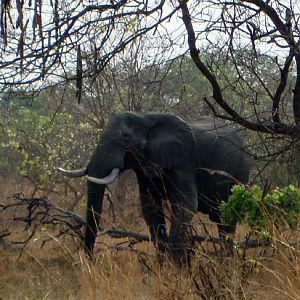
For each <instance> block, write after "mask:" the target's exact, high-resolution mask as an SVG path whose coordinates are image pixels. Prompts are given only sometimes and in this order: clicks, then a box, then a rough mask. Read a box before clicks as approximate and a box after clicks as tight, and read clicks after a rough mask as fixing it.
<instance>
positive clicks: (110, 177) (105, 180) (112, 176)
mask: <svg viewBox="0 0 300 300" xmlns="http://www.w3.org/2000/svg"><path fill="white" fill-rule="evenodd" d="M119 173H120V169H119V168H115V169H113V170H112V171H111V172H110V174H109V175H108V176H106V177H104V178H95V177H91V176H87V180H89V181H91V182H94V183H97V184H105V185H106V184H110V183H112V182H113V181H114V180H115V179H116V178H117V177H118V175H119Z"/></svg>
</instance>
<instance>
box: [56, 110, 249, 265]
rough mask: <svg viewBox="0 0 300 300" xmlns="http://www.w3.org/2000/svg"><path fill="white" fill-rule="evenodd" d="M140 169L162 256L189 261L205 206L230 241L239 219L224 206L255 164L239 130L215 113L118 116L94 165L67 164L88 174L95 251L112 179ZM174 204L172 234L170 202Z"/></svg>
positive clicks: (146, 212)
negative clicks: (227, 220)
mask: <svg viewBox="0 0 300 300" xmlns="http://www.w3.org/2000/svg"><path fill="white" fill-rule="evenodd" d="M128 169H132V170H133V171H134V172H135V174H136V177H137V182H138V185H139V193H140V203H141V209H142V213H143V216H144V219H145V221H146V223H147V226H148V228H149V231H150V235H151V240H152V241H153V243H154V245H155V247H156V249H157V253H158V255H159V257H162V256H163V257H164V256H165V254H168V253H169V254H170V257H171V259H173V260H174V261H175V262H178V263H179V264H185V263H186V261H187V259H188V256H189V249H190V242H189V241H190V239H189V235H190V234H191V220H192V217H193V215H194V214H195V213H196V212H197V211H200V212H202V213H204V214H208V215H209V218H210V220H212V221H213V222H216V223H217V226H218V231H219V235H220V237H221V238H224V239H225V236H227V235H233V234H234V233H235V227H236V224H221V220H220V211H219V204H220V202H221V201H222V200H224V201H226V200H227V199H228V197H229V195H230V189H231V187H232V186H233V185H234V184H235V183H247V182H248V178H249V163H248V160H247V158H246V155H245V152H244V151H243V143H242V141H241V139H240V137H239V136H238V134H237V132H236V130H234V129H233V128H231V127H230V126H228V125H226V124H225V123H223V122H221V121H219V120H216V119H214V118H210V117H200V118H199V120H197V121H193V122H185V121H184V120H183V119H182V118H180V117H178V116H176V115H173V114H167V113H155V112H147V113H135V112H121V113H118V114H116V115H115V116H114V117H112V118H111V119H110V121H109V122H108V124H107V126H106V127H105V128H104V129H103V131H102V132H101V133H100V137H99V142H98V143H97V146H96V149H95V150H94V152H93V154H92V156H91V158H90V161H89V163H88V164H87V166H86V167H84V168H81V169H78V170H65V169H63V168H59V170H60V172H62V173H63V174H64V175H66V176H70V177H80V176H85V175H86V176H87V177H86V179H87V210H86V222H87V223H86V228H85V236H84V248H85V251H86V252H87V254H88V255H90V256H92V255H93V248H94V243H95V239H96V235H97V228H98V223H99V217H100V215H101V210H102V202H103V195H104V191H105V187H106V185H108V184H109V183H111V182H113V181H114V180H115V179H116V178H117V177H118V176H119V174H120V173H121V172H123V171H124V170H128ZM164 201H168V203H169V206H170V208H171V217H170V228H169V233H167V228H166V217H165V214H164V211H163V203H164Z"/></svg>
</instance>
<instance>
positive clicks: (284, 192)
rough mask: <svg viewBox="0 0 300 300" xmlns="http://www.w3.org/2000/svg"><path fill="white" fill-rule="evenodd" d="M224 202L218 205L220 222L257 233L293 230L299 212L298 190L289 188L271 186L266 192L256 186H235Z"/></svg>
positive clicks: (299, 197) (299, 191)
mask: <svg viewBox="0 0 300 300" xmlns="http://www.w3.org/2000/svg"><path fill="white" fill-rule="evenodd" d="M231 192H232V194H231V195H230V197H229V201H228V202H227V203H225V202H222V203H221V206H220V208H221V219H222V222H224V223H229V224H234V223H243V224H246V225H248V226H249V227H250V228H251V229H253V230H255V231H258V232H260V233H264V234H268V233H270V231H269V230H270V228H272V226H273V225H275V226H276V227H277V228H278V229H281V230H282V229H284V228H285V227H287V226H288V227H289V228H291V229H295V228H296V227H297V224H298V216H299V213H300V189H299V188H296V187H295V186H293V185H289V186H286V187H284V188H279V187H275V188H274V189H273V190H271V191H270V192H266V191H265V190H263V189H261V188H260V187H259V186H258V185H253V186H245V185H235V186H234V187H233V188H232V190H231Z"/></svg>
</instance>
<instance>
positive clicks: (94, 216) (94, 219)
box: [84, 181, 105, 256]
mask: <svg viewBox="0 0 300 300" xmlns="http://www.w3.org/2000/svg"><path fill="white" fill-rule="evenodd" d="M104 190H105V185H99V184H96V183H94V182H91V181H87V194H88V199H87V210H86V227H85V235H84V247H85V251H86V253H87V254H88V255H89V256H92V254H93V248H94V243H95V240H96V237H97V231H98V227H99V219H100V215H101V211H102V203H103V196H104Z"/></svg>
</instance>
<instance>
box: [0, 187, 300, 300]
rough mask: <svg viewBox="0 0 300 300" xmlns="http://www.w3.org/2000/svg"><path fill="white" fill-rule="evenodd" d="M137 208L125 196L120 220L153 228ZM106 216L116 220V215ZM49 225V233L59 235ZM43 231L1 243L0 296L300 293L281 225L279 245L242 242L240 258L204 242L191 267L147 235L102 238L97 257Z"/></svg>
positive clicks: (298, 271) (299, 266) (299, 267)
mask: <svg viewBox="0 0 300 300" xmlns="http://www.w3.org/2000/svg"><path fill="white" fill-rule="evenodd" d="M9 192H11V190H10V191H9ZM4 194H5V196H6V195H8V194H9V193H8V192H6V193H3V195H4ZM125 207H126V210H125ZM137 207H138V206H137V205H135V204H133V205H131V204H130V205H126V206H124V203H120V209H121V218H120V219H118V220H117V222H118V224H121V225H123V226H126V228H130V229H133V230H137V231H143V232H147V229H146V226H145V222H144V220H143V219H142V218H141V216H140V213H139V212H138V211H134V210H135V209H137ZM104 211H105V210H104ZM119 217H120V215H119V216H117V218H119ZM103 219H104V222H109V216H108V214H106V215H104V217H103ZM133 220H134V221H133ZM1 222H3V220H2V219H0V223H1ZM194 225H195V228H196V230H197V232H198V233H199V232H202V233H203V232H204V229H203V228H204V227H205V230H207V231H209V233H210V234H212V235H216V233H217V230H216V226H215V224H212V223H210V222H209V221H208V219H207V217H206V216H203V215H198V216H196V217H195V219H194ZM18 226H19V225H18ZM47 230H49V232H47ZM47 230H45V232H42V233H41V234H43V235H45V234H48V235H51V234H52V233H51V229H47ZM15 232H17V233H16V234H17V235H18V236H17V238H19V235H20V234H23V235H26V232H23V228H22V227H19V228H16V230H15ZM247 232H248V229H247V228H245V227H242V226H239V227H238V232H237V235H236V238H237V239H243V238H244V236H245V235H246V233H247ZM11 238H14V236H12V237H11ZM38 238H39V237H38V236H37V237H36V239H32V240H31V241H30V243H29V244H28V246H27V247H26V249H25V251H23V253H22V255H21V256H20V251H13V250H12V249H10V248H5V247H3V246H2V245H1V243H0V299H3V300H4V299H5V300H6V299H8V300H9V299H14V300H15V299H22V300H23V299H30V300H31V299H55V300H60V299H83V300H85V299H86V300H89V299H108V300H110V299H112V300H118V299H121V300H125V299H126V300H127V299H162V300H165V299H272V300H275V299H278V300H279V299H280V300H281V299H283V300H285V299H287V300H288V299H300V262H299V258H300V255H299V254H300V253H299V250H297V241H298V240H299V236H298V234H297V233H295V232H293V234H292V235H291V233H285V234H280V233H278V232H276V231H274V243H273V245H272V246H268V247H259V248H255V249H236V251H235V254H234V256H232V257H225V256H224V255H223V254H222V253H220V252H219V251H216V250H218V246H213V245H211V244H209V243H202V244H199V245H197V246H198V247H197V250H196V252H195V255H194V257H193V258H192V261H191V269H190V270H189V271H188V270H179V269H178V268H177V267H176V266H174V265H173V264H172V263H171V262H169V261H166V263H165V265H164V266H163V267H160V266H159V265H158V263H157V260H156V254H155V249H154V247H153V245H152V244H151V243H147V242H143V243H140V244H137V245H134V248H133V249H131V248H126V247H125V249H123V250H120V248H118V247H116V243H120V241H115V240H113V239H110V238H108V237H99V238H98V243H97V246H96V253H95V261H94V262H91V261H89V260H88V259H87V258H86V257H85V255H84V253H83V252H82V251H81V250H78V247H77V246H78V244H76V243H74V241H73V240H71V239H58V240H57V239H56V240H55V239H54V240H53V242H49V243H47V244H46V245H45V246H44V247H43V248H41V247H40V243H39V239H38ZM287 240H289V241H290V240H293V241H294V242H295V244H294V245H295V246H294V247H292V246H288V245H287V243H286V241H287ZM125 246H126V245H125ZM117 249H118V250H117Z"/></svg>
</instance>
